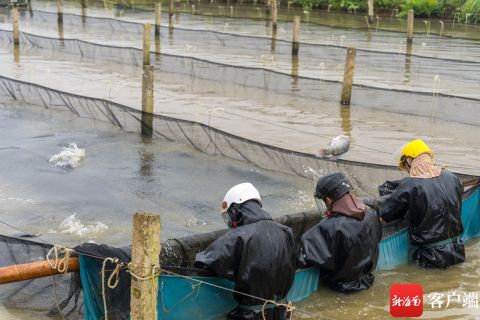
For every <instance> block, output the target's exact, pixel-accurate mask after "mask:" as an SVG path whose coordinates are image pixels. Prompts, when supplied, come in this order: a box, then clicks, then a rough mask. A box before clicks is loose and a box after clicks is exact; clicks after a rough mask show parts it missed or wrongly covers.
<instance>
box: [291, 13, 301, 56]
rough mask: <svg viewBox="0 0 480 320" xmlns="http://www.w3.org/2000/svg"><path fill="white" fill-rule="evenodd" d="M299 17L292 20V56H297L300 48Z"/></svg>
mask: <svg viewBox="0 0 480 320" xmlns="http://www.w3.org/2000/svg"><path fill="white" fill-rule="evenodd" d="M299 41H300V16H295V17H294V18H293V38H292V55H294V56H296V55H298V50H299V48H300V43H299Z"/></svg>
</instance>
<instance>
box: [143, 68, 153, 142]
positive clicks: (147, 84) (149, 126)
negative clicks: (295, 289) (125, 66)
mask: <svg viewBox="0 0 480 320" xmlns="http://www.w3.org/2000/svg"><path fill="white" fill-rule="evenodd" d="M141 132H142V136H146V137H151V136H152V135H153V66H143V75H142V130H141Z"/></svg>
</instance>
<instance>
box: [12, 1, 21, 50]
mask: <svg viewBox="0 0 480 320" xmlns="http://www.w3.org/2000/svg"><path fill="white" fill-rule="evenodd" d="M11 14H12V26H13V45H14V47H17V48H18V46H19V45H20V29H19V26H18V8H17V7H16V6H13V7H12V11H11Z"/></svg>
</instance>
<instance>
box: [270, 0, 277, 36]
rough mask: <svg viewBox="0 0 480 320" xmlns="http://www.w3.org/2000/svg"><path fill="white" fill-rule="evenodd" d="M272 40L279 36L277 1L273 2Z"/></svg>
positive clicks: (273, 0)
mask: <svg viewBox="0 0 480 320" xmlns="http://www.w3.org/2000/svg"><path fill="white" fill-rule="evenodd" d="M271 4H272V39H273V35H274V34H275V36H276V34H277V0H272V2H271Z"/></svg>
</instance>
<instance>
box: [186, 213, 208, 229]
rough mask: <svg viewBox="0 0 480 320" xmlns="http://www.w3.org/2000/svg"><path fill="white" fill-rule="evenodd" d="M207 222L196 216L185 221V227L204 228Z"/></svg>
mask: <svg viewBox="0 0 480 320" xmlns="http://www.w3.org/2000/svg"><path fill="white" fill-rule="evenodd" d="M204 225H206V222H205V221H204V220H200V219H198V218H197V217H196V216H194V215H191V216H189V217H187V219H185V226H186V227H193V226H204Z"/></svg>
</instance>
